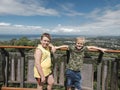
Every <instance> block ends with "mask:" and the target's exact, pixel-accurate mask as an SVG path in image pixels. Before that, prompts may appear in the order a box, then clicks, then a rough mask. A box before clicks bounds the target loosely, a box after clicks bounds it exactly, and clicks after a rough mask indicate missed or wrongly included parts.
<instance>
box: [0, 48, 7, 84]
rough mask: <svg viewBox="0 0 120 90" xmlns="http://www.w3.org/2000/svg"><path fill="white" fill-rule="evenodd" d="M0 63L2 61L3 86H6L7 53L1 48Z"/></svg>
mask: <svg viewBox="0 0 120 90" xmlns="http://www.w3.org/2000/svg"><path fill="white" fill-rule="evenodd" d="M1 54H2V61H3V75H4V85H5V86H8V76H9V70H8V68H9V53H8V52H7V51H6V50H5V49H4V48H1Z"/></svg>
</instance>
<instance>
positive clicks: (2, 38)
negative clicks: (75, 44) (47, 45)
mask: <svg viewBox="0 0 120 90" xmlns="http://www.w3.org/2000/svg"><path fill="white" fill-rule="evenodd" d="M76 36H77V35H52V38H73V37H76ZM22 37H27V38H28V39H30V40H33V39H39V38H40V35H23V34H21V35H20V34H19V35H15V34H14V35H10V34H0V41H9V40H12V39H20V38H22Z"/></svg>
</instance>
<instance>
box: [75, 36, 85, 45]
mask: <svg viewBox="0 0 120 90" xmlns="http://www.w3.org/2000/svg"><path fill="white" fill-rule="evenodd" d="M78 41H80V42H83V44H84V43H85V38H84V37H77V38H76V42H78Z"/></svg>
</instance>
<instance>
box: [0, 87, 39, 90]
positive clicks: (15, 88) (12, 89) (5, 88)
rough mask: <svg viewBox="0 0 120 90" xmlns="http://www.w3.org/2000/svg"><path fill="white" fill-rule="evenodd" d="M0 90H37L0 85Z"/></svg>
mask: <svg viewBox="0 0 120 90" xmlns="http://www.w3.org/2000/svg"><path fill="white" fill-rule="evenodd" d="M0 90H37V88H17V87H2V88H1V89H0Z"/></svg>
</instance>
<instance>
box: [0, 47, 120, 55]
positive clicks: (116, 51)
mask: <svg viewBox="0 0 120 90" xmlns="http://www.w3.org/2000/svg"><path fill="white" fill-rule="evenodd" d="M0 48H21V49H22V48H23V49H35V48H36V47H35V46H10V45H9V46H0ZM60 50H63V51H66V48H62V49H60ZM90 51H92V52H98V51H99V50H90ZM105 52H107V53H120V50H110V49H108V50H106V51H105Z"/></svg>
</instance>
